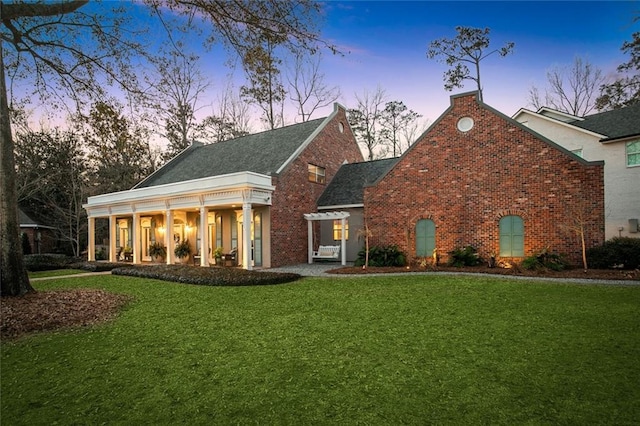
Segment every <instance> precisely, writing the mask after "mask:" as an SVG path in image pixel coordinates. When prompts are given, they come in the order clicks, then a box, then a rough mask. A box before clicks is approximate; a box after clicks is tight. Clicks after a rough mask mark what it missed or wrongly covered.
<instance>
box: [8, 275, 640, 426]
mask: <svg viewBox="0 0 640 426" xmlns="http://www.w3.org/2000/svg"><path fill="white" fill-rule="evenodd" d="M34 284H35V286H36V287H37V289H38V290H39V291H44V290H46V289H51V288H63V287H64V288H79V287H93V288H99V289H106V290H108V291H113V292H118V293H124V294H128V295H130V296H132V297H133V299H132V300H131V301H130V302H129V303H128V305H127V307H126V308H125V310H124V311H123V312H122V313H121V314H120V315H119V317H118V318H117V319H115V320H112V321H111V322H108V323H106V324H103V325H100V326H94V327H92V328H87V329H79V330H74V331H64V332H56V333H45V334H42V335H38V336H33V337H29V338H24V339H20V340H18V341H11V342H3V345H2V359H1V361H2V380H1V383H0V390H1V394H2V398H1V399H0V409H1V412H0V415H1V418H2V423H3V424H12V425H19V424H25V425H26V424H28V425H37V424H55V423H58V424H101V423H107V424H224V425H227V424H246V423H261V424H296V425H297V424H326V423H335V424H362V423H364V424H402V423H408V424H429V423H437V424H481V423H482V424H635V423H637V422H638V421H639V420H640V387H639V386H638V383H640V363H638V354H639V353H640V316H639V315H638V312H640V287H604V286H582V285H560V284H549V283H533V282H522V281H508V280H505V279H493V278H482V277H459V276H394V277H375V278H374V277H371V278H368V277H367V278H364V277H355V278H331V279H324V278H305V279H303V280H300V281H298V282H295V283H291V284H282V285H277V286H259V287H203V286H192V285H182V284H175V283H169V282H162V281H157V280H149V279H140V278H130V277H118V276H110V275H103V276H96V277H91V278H86V279H85V278H81V279H78V278H75V279H73V280H65V279H58V280H52V281H43V282H36V283H34Z"/></svg>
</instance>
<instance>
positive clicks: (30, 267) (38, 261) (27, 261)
mask: <svg viewBox="0 0 640 426" xmlns="http://www.w3.org/2000/svg"><path fill="white" fill-rule="evenodd" d="M78 261H79V259H77V258H75V257H69V256H65V255H64V254H28V255H25V256H24V267H25V268H26V270H27V271H29V272H37V271H53V270H56V269H66V268H69V267H70V266H71V264H72V263H74V262H78Z"/></svg>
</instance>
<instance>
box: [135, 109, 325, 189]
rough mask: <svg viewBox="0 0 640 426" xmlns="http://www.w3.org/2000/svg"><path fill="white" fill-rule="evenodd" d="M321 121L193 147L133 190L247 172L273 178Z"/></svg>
mask: <svg viewBox="0 0 640 426" xmlns="http://www.w3.org/2000/svg"><path fill="white" fill-rule="evenodd" d="M324 120H325V119H324V118H319V119H316V120H310V121H307V122H304V123H300V124H294V125H291V126H287V127H282V128H279V129H275V130H269V131H265V132H261V133H256V134H253V135H248V136H243V137H240V138H236V139H231V140H228V141H224V142H218V143H213V144H209V145H203V144H200V143H195V144H193V145H191V146H190V147H189V148H187V149H186V150H184V151H182V153H180V154H179V155H178V156H177V157H176V158H174V159H173V160H171V161H170V162H169V163H167V164H165V165H164V166H163V167H161V168H160V169H158V170H157V171H156V172H155V173H153V174H152V175H150V176H149V177H148V178H146V179H145V180H143V181H142V182H140V183H139V184H138V185H136V186H135V188H147V187H151V186H157V185H165V184H169V183H175V182H183V181H187V180H192V179H200V178H205V177H211V176H220V175H225V174H229V173H237V172H247V171H248V172H255V173H261V174H265V175H274V174H275V173H276V172H277V170H278V169H279V168H280V167H281V166H282V165H283V164H284V163H285V162H286V161H287V160H288V159H289V157H290V156H291V155H292V154H293V153H294V152H295V151H296V150H297V149H298V148H299V147H300V146H301V145H302V144H303V143H304V142H305V141H306V140H307V138H308V137H309V136H310V135H311V134H312V133H313V132H314V131H315V130H316V129H318V127H319V126H320V125H321V124H322V123H323V121H324Z"/></svg>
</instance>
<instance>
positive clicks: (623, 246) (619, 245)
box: [587, 237, 640, 270]
mask: <svg viewBox="0 0 640 426" xmlns="http://www.w3.org/2000/svg"><path fill="white" fill-rule="evenodd" d="M587 263H588V264H589V266H590V267H592V268H597V269H611V268H620V269H629V270H632V269H637V268H640V238H629V237H615V238H612V239H610V240H608V241H605V242H604V244H602V245H600V246H597V247H593V248H590V249H589V250H587Z"/></svg>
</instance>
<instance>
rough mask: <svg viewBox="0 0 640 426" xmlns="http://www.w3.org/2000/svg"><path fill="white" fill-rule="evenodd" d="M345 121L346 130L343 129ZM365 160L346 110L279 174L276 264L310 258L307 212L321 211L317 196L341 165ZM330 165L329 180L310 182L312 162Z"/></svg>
mask: <svg viewBox="0 0 640 426" xmlns="http://www.w3.org/2000/svg"><path fill="white" fill-rule="evenodd" d="M339 123H343V126H344V133H341V132H340V130H339ZM345 160H346V161H347V162H349V163H354V162H360V161H363V158H362V153H361V152H360V148H358V144H357V142H356V140H355V138H354V136H353V134H352V132H351V128H350V127H349V125H348V123H347V117H346V115H345V111H344V110H343V109H342V108H341V109H340V110H339V112H338V114H337V115H336V116H335V117H334V118H333V119H332V120H331V122H329V123H327V125H326V126H325V127H324V129H323V130H322V131H321V132H320V133H319V134H318V135H317V136H316V138H315V139H314V140H313V141H312V142H311V143H310V144H309V146H307V148H306V149H305V150H304V151H303V152H302V153H301V154H300V155H299V156H298V157H297V158H296V159H295V160H294V161H293V162H292V163H291V164H290V165H289V166H288V167H287V168H286V169H285V170H284V171H283V172H282V173H281V174H280V175H279V176H278V177H276V178H274V179H273V184H274V186H275V187H276V189H275V191H274V194H273V200H272V207H271V250H272V256H271V258H272V261H271V265H272V266H273V267H277V266H282V265H291V264H296V263H304V262H306V261H307V221H306V220H305V219H304V216H303V215H304V214H305V213H312V212H315V211H317V200H318V198H319V197H320V195H321V194H322V192H323V191H324V189H325V188H326V185H327V184H328V183H329V182H330V181H331V179H333V176H334V175H335V174H336V172H337V171H338V169H339V168H340V166H341V165H342V164H343V163H344V162H345ZM309 163H311V164H314V165H317V166H320V167H324V168H325V169H326V176H325V178H326V183H324V184H319V183H315V182H309V178H308V168H307V166H308V164H309Z"/></svg>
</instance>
